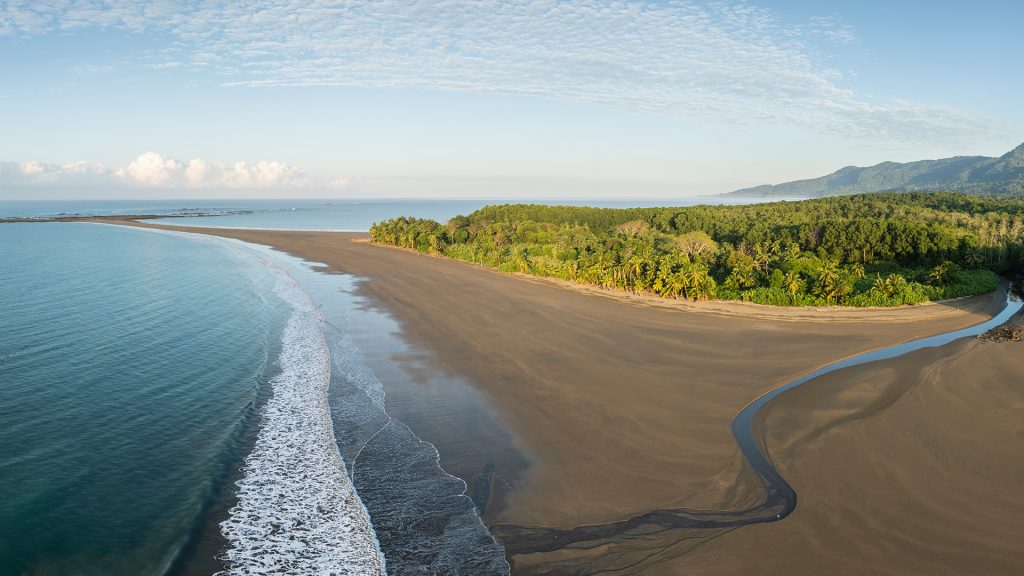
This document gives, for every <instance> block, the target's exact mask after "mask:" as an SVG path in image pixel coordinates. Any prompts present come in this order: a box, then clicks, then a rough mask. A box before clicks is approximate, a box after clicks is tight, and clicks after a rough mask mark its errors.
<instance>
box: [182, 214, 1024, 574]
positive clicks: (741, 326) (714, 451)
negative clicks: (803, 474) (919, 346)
mask: <svg viewBox="0 0 1024 576" xmlns="http://www.w3.org/2000/svg"><path fill="white" fill-rule="evenodd" d="M181 229H182V230H185V231H189V232H198V231H202V232H205V233H210V234H216V235H221V236H227V237H234V238H239V239H242V240H246V241H250V242H255V243H260V244H267V245H271V246H274V247H277V248H280V249H282V250H284V251H287V252H289V253H292V254H294V255H296V256H299V257H302V258H305V259H307V260H310V261H316V262H323V263H326V264H328V265H329V266H330V267H331V268H332V269H334V270H337V271H341V272H345V273H350V274H354V275H357V276H360V277H363V278H366V279H367V281H366V282H363V283H362V284H361V287H360V290H361V292H362V293H363V294H364V295H365V296H367V297H368V298H369V299H370V301H372V302H374V303H376V305H378V306H380V307H382V308H384V309H385V310H387V311H388V312H389V313H391V314H392V315H393V316H394V317H396V318H397V319H398V320H399V321H400V323H401V326H402V332H403V337H404V338H405V339H407V340H408V341H409V343H410V344H411V345H412V346H413V347H414V348H415V349H417V350H420V351H423V352H424V353H425V354H426V355H427V357H428V358H429V363H430V364H431V366H432V368H433V369H435V370H438V371H440V372H441V373H444V374H448V375H451V376H452V377H458V378H460V379H464V380H465V381H466V382H467V383H469V384H470V385H472V386H473V387H474V388H476V389H477V390H479V391H480V392H481V394H482V395H483V397H484V399H485V401H486V402H487V403H488V404H489V405H490V407H491V408H492V409H493V413H494V415H495V419H496V420H497V422H498V423H499V424H500V425H501V426H503V427H504V428H505V429H507V430H508V431H509V432H510V434H511V436H512V437H513V438H514V439H515V445H516V450H517V451H518V452H519V453H520V454H522V455H523V456H524V457H525V458H526V460H527V461H528V466H527V467H526V469H525V470H524V471H518V470H504V469H501V468H500V467H499V468H498V469H496V470H494V482H493V486H494V489H493V491H492V495H491V496H492V504H491V505H490V506H488V507H487V510H486V515H485V519H486V521H487V522H488V523H490V524H491V525H505V524H515V525H528V526H531V525H538V526H557V527H572V526H578V525H582V524H593V523H602V522H609V521H615V520H621V519H625V518H629V517H631V516H634V515H637V514H640V513H643V512H646V511H649V510H653V509H660V508H666V507H675V506H679V507H687V508H702V509H732V508H735V507H737V506H740V505H750V504H754V503H756V502H757V501H758V500H759V499H760V497H761V491H760V486H759V485H758V484H757V483H756V481H755V479H754V477H753V475H752V474H751V473H750V472H749V471H748V470H746V468H745V466H744V463H743V460H742V457H741V455H740V453H739V450H738V449H737V448H736V445H735V441H734V439H733V438H732V435H731V432H730V429H729V423H730V421H731V419H732V417H733V416H734V415H735V414H736V413H737V412H738V411H739V410H740V409H741V408H742V407H743V406H744V405H746V404H747V403H748V402H750V401H751V400H752V399H754V398H756V397H757V396H758V395H760V394H762V393H763V392H765V391H767V390H770V389H772V388H775V387H777V386H779V385H781V384H784V383H785V382H787V381H789V380H791V379H793V378H794V377H796V376H799V375H800V374H804V373H807V372H810V371H812V370H813V369H815V368H817V367H819V366H821V365H823V364H826V363H828V362H831V361H833V360H835V359H838V358H841V357H845V356H849V355H852V354H855V353H859V352H863V351H866V350H870V349H875V348H879V347H883V346H887V345H891V344H894V343H898V342H903V341H907V340H912V339H916V338H919V337H923V336H927V335H932V334H937V333H941V332H946V331H948V330H951V329H955V328H959V327H964V326H967V325H972V324H976V323H978V322H981V321H983V320H984V319H986V318H987V317H988V316H989V315H990V314H991V312H993V311H994V310H995V309H996V306H997V303H998V298H997V297H994V296H982V297H975V298H971V299H966V300H959V301H955V302H950V303H946V304H930V305H924V306H918V307H910V308H900V309H886V310H851V309H841V310H836V309H826V310H808V309H797V310H793V309H776V308H770V307H761V306H755V305H748V304H741V303H709V304H703V303H697V304H693V303H668V302H665V301H661V300H660V299H649V298H643V297H633V296H624V295H620V294H617V293H610V292H604V291H599V290H592V289H585V288H582V287H576V286H567V285H565V283H558V282H551V281H545V280H540V279H527V278H517V277H510V276H508V275H505V274H502V273H499V272H495V271H491V270H487V269H482V268H480V267H477V266H473V265H470V264H466V263H463V262H457V261H453V260H446V259H439V258H432V257H429V256H425V255H420V254H415V253H412V252H408V251H404V250H399V249H394V248H388V247H381V246H375V245H372V244H368V243H365V242H353V241H352V240H353V239H358V238H362V237H364V236H361V235H357V234H346V233H325V232H274V231H262V230H261V231H247V230H224V229H203V230H200V229H196V228H181ZM567 288H569V289H567ZM378 365H380V360H378ZM373 367H374V369H375V370H377V369H378V366H373ZM380 368H381V370H382V372H386V370H385V369H384V367H383V366H380ZM385 385H386V382H385ZM780 400H781V399H780ZM407 401H408V402H412V403H414V402H415V398H409V399H407ZM778 404H779V405H783V404H784V403H783V402H782V401H780V402H778ZM411 405H414V404H411ZM441 405H443V403H438V402H436V401H435V402H434V403H433V406H441ZM437 418H438V420H439V421H441V422H444V421H445V418H444V415H443V414H438V416H437ZM766 424H767V427H766V430H769V431H772V430H774V428H773V426H774V424H772V423H771V422H766ZM420 425H421V426H423V427H426V429H422V430H416V432H417V434H418V435H421V437H424V438H425V439H428V440H430V438H431V435H432V432H431V430H429V428H430V426H431V423H430V422H427V421H424V422H422V423H421V424H420ZM438 426H443V424H439V425H438ZM435 432H436V431H435ZM769 433H771V432H769ZM472 441H473V440H472V439H470V440H469V442H470V443H472ZM484 441H485V442H486V440H484ZM872 442H875V440H873V441H872ZM877 442H883V443H884V438H883V439H879V440H877ZM872 445H873V444H872ZM438 448H439V450H440V451H441V453H442V457H444V454H445V450H446V447H445V446H444V445H443V444H440V443H439V444H438ZM887 448H888V446H887ZM452 449H456V450H457V449H458V447H457V446H456V447H453V448H452ZM830 454H832V455H833V457H836V458H840V459H841V458H843V457H844V456H843V455H844V452H843V451H842V450H841V449H840V450H839V451H838V456H836V455H835V451H831V452H830ZM773 456H775V453H774V452H773ZM903 456H904V455H901V454H895V455H892V456H890V457H891V458H893V459H894V460H895V461H897V462H898V461H900V460H901V459H902V458H903ZM788 458H790V456H787V455H785V454H782V455H779V456H777V457H776V461H777V463H778V464H779V466H780V468H781V469H782V471H783V474H784V475H786V476H787V478H789V474H790V472H789V468H786V467H785V466H787V465H795V464H800V463H802V460H800V459H802V458H803V456H801V457H800V459H798V462H797V463H792V462H789V460H788ZM870 472H871V465H870V464H862V465H856V464H855V463H854V464H853V465H852V466H851V470H850V471H848V473H849V474H851V476H850V479H849V481H850V482H851V483H852V484H854V485H857V484H858V482H857V478H858V474H860V475H864V474H869V473H870ZM1018 478H1019V476H1018ZM794 486H795V487H796V489H797V492H798V493H800V495H801V503H800V507H799V508H798V510H797V513H796V514H794V516H792V517H791V518H793V517H799V515H800V514H801V512H802V511H803V509H804V508H806V507H811V508H812V509H813V506H814V500H813V498H812V497H810V496H808V498H809V500H808V499H804V498H805V497H804V494H803V492H802V490H805V489H807V487H806V485H805V484H804V483H794ZM808 502H809V503H808ZM839 504H840V503H834V505H839ZM830 518H831V517H830ZM832 521H833V522H836V523H838V524H839V525H838V526H836V527H835V528H834V530H835V531H836V534H837V535H836V538H837V539H838V540H839V541H843V540H846V539H848V538H859V539H861V540H862V541H863V542H862V544H863V545H864V546H868V545H870V540H871V539H872V536H871V535H870V534H868V533H860V534H858V533H856V532H855V531H854V526H849V527H847V526H845V525H843V520H842V519H841V518H839V519H836V518H832ZM793 524H794V523H790V520H789V519H787V520H786V521H784V522H781V523H775V524H770V525H764V526H753V527H745V528H742V529H739V530H735V531H733V532H729V533H725V534H720V533H714V534H692V535H689V534H667V535H664V541H663V542H659V543H658V544H657V546H652V545H651V543H650V542H647V543H641V544H638V546H640V547H641V548H643V547H645V546H646V547H647V548H646V549H645V552H644V553H643V554H640V555H634V556H630V558H629V562H628V566H629V568H628V569H626V570H624V572H625V573H641V572H643V573H651V572H653V571H656V570H665V573H677V570H678V569H681V568H682V566H688V567H689V568H690V569H694V570H701V569H705V570H707V573H714V574H723V573H725V574H728V573H747V572H749V569H748V568H749V567H750V566H754V564H753V563H754V562H759V561H762V560H763V559H764V557H765V556H766V555H768V556H771V557H775V556H776V554H775V553H774V552H771V553H769V552H767V550H770V549H769V548H762V547H760V542H761V540H760V539H759V538H760V537H761V536H760V535H763V534H767V533H772V534H774V532H772V531H773V530H782V529H783V528H785V527H787V526H790V525H793ZM780 533H781V532H780ZM843 533H846V534H848V535H846V536H843V535H841V534H843ZM748 534H749V535H748ZM688 538H694V540H692V541H691V540H686V539H688ZM737 538H740V539H741V540H737ZM742 539H746V540H742ZM820 541H821V536H820V535H815V534H810V535H807V536H805V537H804V538H803V539H802V540H799V541H793V542H790V545H791V546H793V548H794V553H793V554H791V556H792V557H793V558H794V559H795V558H798V557H799V556H800V554H799V553H797V551H799V552H800V553H806V550H807V548H813V547H815V546H817V545H818V542H820ZM671 542H676V543H680V542H690V543H691V544H687V545H686V546H670V547H669V548H668V549H664V546H665V545H666V543H671ZM693 543H696V544H693ZM634 544H635V543H631V542H616V543H604V544H602V546H601V547H600V550H596V551H595V550H580V549H565V550H559V551H554V552H549V553H544V554H529V555H521V556H518V557H513V559H512V560H513V562H514V565H515V568H516V570H517V572H521V573H548V572H550V571H552V570H554V571H557V572H559V573H567V572H571V571H572V570H569V569H566V566H572V565H573V564H574V563H576V559H577V558H580V557H588V558H589V559H590V560H589V561H588V563H587V565H586V566H587V567H586V569H585V570H584V569H580V570H577V571H578V572H582V573H593V572H594V571H596V570H598V569H600V568H601V567H608V568H611V567H622V566H623V564H621V562H620V561H619V560H616V558H617V556H623V555H627V556H628V555H629V554H630V548H631V547H632V546H634ZM849 545H850V546H856V544H853V543H851V544H849ZM683 552H685V553H683ZM721 556H730V557H731V556H737V557H740V558H743V557H746V558H749V560H750V562H751V564H749V565H736V564H735V562H733V563H732V564H730V563H729V562H726V561H725V560H723V559H722V558H721ZM560 559H566V560H567V562H568V563H567V564H559V563H557V561H559V560H560ZM705 560H706V562H705ZM794 561H795V560H794ZM795 562H796V561H795ZM729 566H733V567H735V568H736V571H735V572H733V571H732V568H729ZM758 566H763V564H758ZM780 569H781V568H780ZM758 571H759V572H763V571H762V570H758ZM779 573H786V572H779ZM792 573H820V570H819V571H809V572H808V571H804V572H800V571H792Z"/></svg>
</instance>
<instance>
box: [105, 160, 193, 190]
mask: <svg viewBox="0 0 1024 576" xmlns="http://www.w3.org/2000/svg"><path fill="white" fill-rule="evenodd" d="M184 169H185V165H184V164H182V163H181V162H178V161H177V160H174V159H171V158H168V157H166V156H164V155H163V154H157V153H156V152H146V153H145V154H142V155H141V156H139V157H138V158H136V159H135V160H133V161H132V162H131V164H129V165H128V166H127V167H125V168H121V169H119V170H118V171H117V172H115V174H116V175H117V176H118V177H119V178H123V179H125V180H128V181H133V182H134V183H137V184H141V185H142V186H164V185H167V184H169V183H171V182H172V181H175V180H178V177H179V176H180V175H182V174H183V172H184ZM175 183H177V182H175Z"/></svg>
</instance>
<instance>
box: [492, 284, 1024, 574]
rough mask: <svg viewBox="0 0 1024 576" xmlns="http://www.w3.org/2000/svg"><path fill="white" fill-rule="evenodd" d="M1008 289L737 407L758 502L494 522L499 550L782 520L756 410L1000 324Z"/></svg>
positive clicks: (786, 492) (1007, 310) (779, 487)
mask: <svg viewBox="0 0 1024 576" xmlns="http://www.w3.org/2000/svg"><path fill="white" fill-rule="evenodd" d="M1012 288H1013V286H1012V285H1011V286H1010V289H1008V290H1007V296H1006V302H1005V304H1004V306H1003V308H1002V310H1001V311H1000V312H999V313H998V314H997V315H996V316H994V317H992V318H991V319H989V320H987V321H985V322H982V323H980V324H976V325H974V326H970V327H967V328H962V329H960V330H954V331H951V332H946V333H943V334H938V335H936V336H929V337H926V338H920V339H918V340H912V341H910V342H904V343H902V344H896V345H893V346H888V347H886V348H880V349H878V350H872V351H869V352H863V353H861V354H856V355H854V356H849V357H847V358H844V359H842V360H837V361H835V362H833V363H831V364H827V365H825V366H823V367H821V368H819V369H817V370H815V371H813V372H811V373H809V374H806V375H804V376H801V377H800V378H797V379H796V380H791V381H790V382H787V383H786V384H783V385H782V386H779V387H778V388H775V389H773V390H770V391H768V392H766V393H764V394H763V395H761V396H760V397H758V398H757V399H755V400H754V401H753V402H751V403H750V404H748V405H747V406H746V407H745V408H743V410H741V411H740V412H739V413H738V414H737V415H736V417H735V418H733V420H732V433H733V436H734V437H735V438H736V443H737V444H738V445H739V448H740V452H741V453H742V454H743V457H744V459H746V461H747V463H748V464H749V465H750V467H751V468H752V469H753V471H754V473H755V474H757V477H758V479H759V480H760V481H761V485H762V486H763V488H764V494H765V496H764V500H762V501H761V503H759V504H757V505H754V506H751V507H749V508H744V509H740V510H699V509H687V508H666V509H660V510H653V511H650V512H646V513H644V514H640V515H638V516H634V517H632V518H629V519H627V520H622V521H618V522H611V523H607V524H594V525H587V526H577V527H575V528H551V527H546V526H520V525H513V524H499V525H496V526H493V527H492V529H491V531H492V533H493V534H494V535H495V536H496V537H497V538H498V539H499V540H500V541H501V542H502V544H504V545H505V549H506V550H507V551H508V553H509V554H527V553H532V552H553V551H555V550H559V549H561V548H565V547H566V546H570V545H574V544H579V543H584V542H592V541H597V540H608V539H611V538H620V539H621V538H623V537H628V538H630V539H643V538H644V536H648V535H650V536H654V535H659V534H662V533H663V532H664V531H665V530H669V529H678V528H701V529H718V528H738V527H740V526H745V525H748V524H762V523H766V522H777V521H779V520H782V519H783V518H785V517H786V516H789V515H790V514H791V513H792V512H793V511H794V510H796V503H797V495H796V491H795V490H793V487H792V486H790V485H789V483H788V482H786V479H785V478H783V477H782V474H781V473H779V471H778V470H777V469H776V468H775V466H774V465H773V464H772V462H771V459H770V458H769V456H768V454H767V453H766V452H765V450H764V449H763V447H762V446H761V444H760V443H759V442H758V440H757V437H756V435H755V432H756V430H755V427H754V421H755V419H756V417H757V414H758V413H759V412H760V411H761V409H763V408H764V407H765V406H766V405H767V404H768V403H769V402H771V401H772V400H773V399H775V398H776V397H778V396H779V395H780V394H783V393H784V392H787V391H789V390H792V389H794V388H796V387H797V386H800V385H802V384H806V383H807V382H810V381H811V380H814V379H815V378H818V377H819V376H823V375H825V374H828V373H830V372H835V371H837V370H841V369H843V368H848V367H850V366H857V365H861V364H867V363H869V362H877V361H879V360H888V359H890V358H896V357H899V356H903V355H905V354H909V353H910V352H914V351H916V350H921V349H924V348H934V347H938V346H943V345H945V344H949V343H951V342H955V341H957V340H960V339H963V338H968V337H971V336H977V335H979V334H983V333H985V332H987V331H989V330H991V329H993V328H995V327H997V326H1000V325H1002V324H1004V323H1005V322H1006V321H1008V320H1009V319H1010V318H1011V317H1012V316H1013V315H1014V314H1016V313H1017V312H1019V311H1020V310H1021V307H1022V306H1024V302H1022V301H1021V299H1020V298H1018V297H1017V296H1016V295H1014V294H1013V291H1012Z"/></svg>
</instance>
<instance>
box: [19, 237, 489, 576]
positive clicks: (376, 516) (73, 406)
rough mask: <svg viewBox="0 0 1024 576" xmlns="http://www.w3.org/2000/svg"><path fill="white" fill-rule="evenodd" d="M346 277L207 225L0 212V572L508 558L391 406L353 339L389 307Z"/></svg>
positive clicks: (377, 350)
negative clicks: (129, 223)
mask: <svg viewBox="0 0 1024 576" xmlns="http://www.w3.org/2000/svg"><path fill="white" fill-rule="evenodd" d="M357 282H358V279H356V278H353V277H349V276H344V275H338V274H322V273H320V272H317V271H316V267H315V266H314V265H313V264H308V263H303V262H301V261H300V260H297V259H295V258H292V257H289V256H286V255H283V254H280V253H277V252H276V251H273V250H270V249H268V248H265V247H258V246H252V245H247V244H244V243H241V242H238V241H232V240H225V239H220V238H213V237H207V236H201V235H192V234H179V233H171V232H160V231H152V230H141V229H133V228H122V227H117V226H106V225H99V224H86V223H25V224H23V223H19V224H6V225H0V318H2V320H3V322H2V324H0V491H2V492H0V574H4V575H6V574H26V575H50V574H61V575H63V574H85V575H92V574H97V575H98V574H103V575H114V576H117V575H121V574H132V575H135V574H139V575H148V574H153V575H158V574H172V575H177V574H186V575H192V574H210V573H213V572H218V571H223V572H222V573H223V574H225V575H226V576H231V575H234V574H239V575H241V574H252V573H255V572H260V573H264V572H266V571H267V570H266V567H267V566H273V567H274V568H273V569H271V570H270V572H273V573H279V572H281V570H284V572H286V573H295V574H306V573H312V572H321V571H325V570H326V571H327V572H324V573H328V572H330V573H356V574H378V573H380V572H381V569H382V568H381V567H382V566H383V565H384V563H385V561H386V564H387V570H388V573H390V574H435V573H436V574H474V575H475V574H507V573H508V565H507V563H506V561H505V555H504V549H503V548H502V547H501V545H500V544H498V543H497V542H496V541H495V540H494V538H493V537H492V536H491V534H490V533H489V532H488V530H487V528H486V527H485V526H484V524H483V523H482V522H481V521H480V518H479V515H478V513H477V510H476V508H475V506H474V504H473V501H472V499H471V498H470V497H469V496H468V495H467V494H466V483H465V482H464V481H463V480H462V479H460V478H458V477H455V476H452V475H451V474H449V473H448V472H447V471H445V470H444V469H443V468H442V467H441V465H440V460H439V459H440V455H439V454H438V452H437V450H436V449H435V447H434V446H433V445H432V444H430V443H429V442H425V441H423V440H422V439H421V438H419V437H418V436H417V435H416V433H415V431H414V430H412V429H410V428H409V427H408V426H406V425H405V424H403V423H402V422H400V421H399V420H397V419H395V418H394V417H392V416H391V415H390V414H388V412H387V411H386V407H385V392H384V385H383V383H382V382H381V381H380V380H379V379H378V378H377V377H376V375H375V374H374V372H373V370H372V369H370V368H369V366H368V365H367V364H366V362H365V359H364V350H367V351H369V352H371V353H373V354H376V355H378V356H379V355H380V354H381V353H382V350H385V349H395V348H394V347H395V345H396V341H395V334H396V332H397V330H399V327H398V325H397V323H396V322H395V321H394V320H393V319H391V318H389V317H387V316H386V315H385V314H384V312H383V311H374V310H371V309H369V307H368V306H369V303H368V302H365V301H363V300H362V299H361V298H360V297H357V296H356V295H355V285H356V283H357ZM354 324H356V325H355V326H354ZM353 328H357V329H358V331H359V332H360V333H361V334H362V336H361V337H360V341H361V342H362V344H360V345H357V344H356V342H355V341H354V340H353V338H352V335H351V333H350V332H351V330H352V329H353ZM361 346H362V348H361ZM480 466H483V464H482V463H478V466H477V467H480ZM282 527H287V528H286V529H282ZM297 543H301V544H297ZM285 567H288V570H285ZM313 567H316V568H315V569H314V568H313ZM289 570H290V571H289Z"/></svg>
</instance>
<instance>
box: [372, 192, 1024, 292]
mask: <svg viewBox="0 0 1024 576" xmlns="http://www.w3.org/2000/svg"><path fill="white" fill-rule="evenodd" d="M370 234H371V236H372V237H373V240H374V241H375V242H378V243H381V244H392V245H396V246H402V247H405V248H411V249H414V250H418V251H421V252H429V253H433V254H438V255H443V256H448V257H451V258H456V259H459V260H466V261H469V262H476V263H478V264H483V265H485V266H491V267H494V268H498V269H500V270H504V271H506V272H519V273H524V274H535V275H539V276H551V277H556V278H561V279H563V280H568V281H572V282H581V283H588V284H594V285H597V286H601V287H604V288H609V289H620V290H629V291H634V292H643V293H652V294H657V295H660V296H663V297H666V298H688V299H696V300H704V299H712V298H717V299H725V300H748V301H752V302H758V303H762V304H774V305H780V306H807V305H828V304H844V305H850V306H895V305H900V304H914V303H918V302H924V301H926V300H938V299H944V298H951V297H955V296H964V295H968V294H979V293H983V292H987V291H991V290H993V289H995V287H996V285H997V282H998V279H997V276H996V274H995V273H996V272H1005V271H1008V270H1014V269H1015V270H1021V269H1022V268H1024V196H1012V197H992V196H987V197H979V196H970V195H966V194H950V193H923V192H911V193H905V194H861V195H856V196H843V197H837V198H819V199H813V200H804V201H800V202H773V203H766V204H749V205H739V206H687V207H680V208H627V209H618V208H589V207H582V206H546V205H537V204H508V205H500V206H487V207H484V208H481V209H480V210H477V211H476V212H473V213H472V214H469V215H467V216H457V217H455V218H452V219H451V220H449V221H448V222H447V223H443V224H442V223H439V222H435V221H433V220H420V219H416V218H395V219H392V220H388V221H386V222H380V223H377V224H374V226H373V227H372V228H371V229H370Z"/></svg>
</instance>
